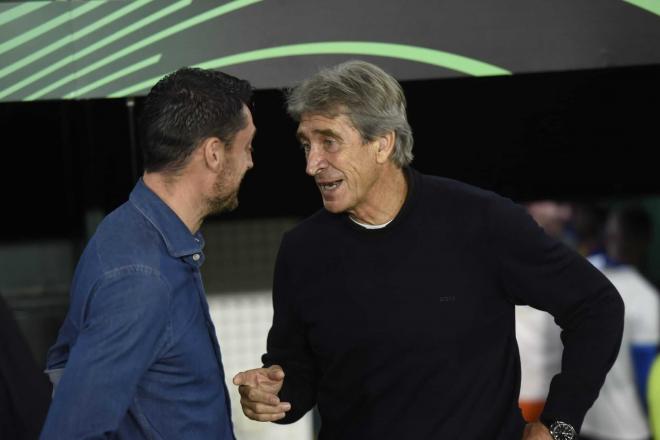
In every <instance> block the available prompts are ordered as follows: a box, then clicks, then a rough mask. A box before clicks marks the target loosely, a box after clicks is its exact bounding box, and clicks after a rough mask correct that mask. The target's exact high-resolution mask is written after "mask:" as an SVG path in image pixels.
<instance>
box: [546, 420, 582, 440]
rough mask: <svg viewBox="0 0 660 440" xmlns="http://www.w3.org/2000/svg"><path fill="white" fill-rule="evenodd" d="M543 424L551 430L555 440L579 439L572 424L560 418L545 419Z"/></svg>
mask: <svg viewBox="0 0 660 440" xmlns="http://www.w3.org/2000/svg"><path fill="white" fill-rule="evenodd" d="M543 424H544V425H545V426H546V427H547V428H548V429H549V430H550V435H551V436H552V438H553V439H554V440H577V432H575V428H573V427H572V426H571V425H570V424H568V423H566V422H561V421H559V420H553V421H547V422H546V421H544V422H543Z"/></svg>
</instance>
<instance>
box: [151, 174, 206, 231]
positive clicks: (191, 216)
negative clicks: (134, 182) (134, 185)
mask: <svg viewBox="0 0 660 440" xmlns="http://www.w3.org/2000/svg"><path fill="white" fill-rule="evenodd" d="M142 180H143V181H144V184H145V185H146V186H147V188H149V189H150V190H151V191H153V192H154V193H155V194H156V195H157V196H158V197H160V199H161V200H162V201H163V202H165V204H166V205H167V206H169V207H170V209H171V210H172V211H174V213H175V214H176V215H177V216H178V217H179V218H180V219H181V221H182V222H183V223H184V224H185V225H186V227H187V228H188V230H190V232H191V233H192V234H195V233H197V231H198V230H199V228H200V227H201V226H202V222H203V220H204V216H205V213H204V212H203V209H201V207H202V206H203V203H202V201H201V195H200V192H199V189H198V188H197V189H196V188H195V185H192V183H191V182H189V181H186V180H184V179H182V178H178V177H170V176H165V175H164V174H163V173H145V174H144V176H142Z"/></svg>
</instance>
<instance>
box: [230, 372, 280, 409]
mask: <svg viewBox="0 0 660 440" xmlns="http://www.w3.org/2000/svg"><path fill="white" fill-rule="evenodd" d="M283 383H284V370H282V367H280V366H279V365H273V366H271V367H269V368H255V369H254V370H248V371H243V372H242V373H238V374H237V375H236V376H234V385H238V392H239V393H240V395H241V407H243V414H245V415H246V416H247V417H248V418H250V419H252V420H257V421H259V422H274V421H275V420H280V419H283V418H284V416H285V415H286V414H285V413H286V412H287V411H289V410H290V409H291V404H290V403H287V402H280V398H279V397H277V393H279V392H280V390H281V389H282V384H283Z"/></svg>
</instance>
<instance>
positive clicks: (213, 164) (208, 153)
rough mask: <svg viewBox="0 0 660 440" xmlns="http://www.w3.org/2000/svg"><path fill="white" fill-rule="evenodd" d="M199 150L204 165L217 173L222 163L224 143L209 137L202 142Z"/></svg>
mask: <svg viewBox="0 0 660 440" xmlns="http://www.w3.org/2000/svg"><path fill="white" fill-rule="evenodd" d="M199 148H200V149H201V153H202V157H203V158H204V164H205V165H206V166H207V167H208V168H210V169H212V170H213V171H219V170H220V168H222V163H223V161H224V155H225V148H226V147H225V143H224V142H222V141H221V140H220V139H219V138H217V137H209V138H206V139H204V140H202V143H201V145H200V146H199Z"/></svg>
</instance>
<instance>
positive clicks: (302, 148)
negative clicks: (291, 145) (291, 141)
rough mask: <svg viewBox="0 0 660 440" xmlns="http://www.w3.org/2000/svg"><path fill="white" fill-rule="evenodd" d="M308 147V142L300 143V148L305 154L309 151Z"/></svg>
mask: <svg viewBox="0 0 660 440" xmlns="http://www.w3.org/2000/svg"><path fill="white" fill-rule="evenodd" d="M309 148H310V146H309V144H305V143H302V144H300V149H301V150H303V151H304V152H305V154H307V153H309Z"/></svg>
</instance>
